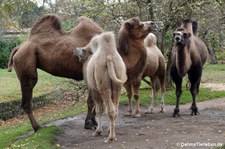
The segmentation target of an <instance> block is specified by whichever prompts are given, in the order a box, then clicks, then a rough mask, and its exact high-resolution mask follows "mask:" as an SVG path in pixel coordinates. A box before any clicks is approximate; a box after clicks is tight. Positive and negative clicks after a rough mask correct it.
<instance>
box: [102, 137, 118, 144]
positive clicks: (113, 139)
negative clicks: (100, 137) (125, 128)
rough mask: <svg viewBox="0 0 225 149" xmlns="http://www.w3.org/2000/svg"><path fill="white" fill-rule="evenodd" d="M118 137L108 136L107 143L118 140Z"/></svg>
mask: <svg viewBox="0 0 225 149" xmlns="http://www.w3.org/2000/svg"><path fill="white" fill-rule="evenodd" d="M116 141H117V139H116V138H108V139H106V140H105V143H113V142H116Z"/></svg>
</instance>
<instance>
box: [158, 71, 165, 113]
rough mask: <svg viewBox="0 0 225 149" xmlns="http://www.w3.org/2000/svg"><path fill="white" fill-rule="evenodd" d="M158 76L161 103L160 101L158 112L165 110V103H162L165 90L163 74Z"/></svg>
mask: <svg viewBox="0 0 225 149" xmlns="http://www.w3.org/2000/svg"><path fill="white" fill-rule="evenodd" d="M158 78H159V82H160V89H161V103H160V106H161V109H160V112H162V113H164V112H165V109H164V104H165V103H164V95H165V91H166V85H165V74H163V75H159V76H158Z"/></svg>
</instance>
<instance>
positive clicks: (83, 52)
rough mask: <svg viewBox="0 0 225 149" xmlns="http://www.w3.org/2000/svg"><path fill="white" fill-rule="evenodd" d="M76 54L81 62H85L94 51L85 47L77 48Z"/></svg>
mask: <svg viewBox="0 0 225 149" xmlns="http://www.w3.org/2000/svg"><path fill="white" fill-rule="evenodd" d="M73 52H74V55H75V56H77V57H78V58H79V61H80V62H85V61H86V60H87V59H88V58H89V56H91V55H92V51H91V50H90V49H88V48H85V47H79V48H76V49H75V50H74V51H73Z"/></svg>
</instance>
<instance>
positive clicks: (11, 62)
mask: <svg viewBox="0 0 225 149" xmlns="http://www.w3.org/2000/svg"><path fill="white" fill-rule="evenodd" d="M18 49H19V47H15V48H14V49H13V50H12V52H11V54H10V57H9V62H8V72H11V71H12V68H13V56H14V55H15V54H16V52H17V51H18Z"/></svg>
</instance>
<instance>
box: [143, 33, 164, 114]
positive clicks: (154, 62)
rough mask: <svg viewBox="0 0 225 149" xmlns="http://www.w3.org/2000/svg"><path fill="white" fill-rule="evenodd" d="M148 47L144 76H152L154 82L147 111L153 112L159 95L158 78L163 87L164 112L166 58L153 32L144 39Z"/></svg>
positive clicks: (162, 108)
mask: <svg viewBox="0 0 225 149" xmlns="http://www.w3.org/2000/svg"><path fill="white" fill-rule="evenodd" d="M144 43H145V46H146V49H147V67H146V68H145V71H144V74H143V78H144V77H150V80H151V84H152V102H151V106H150V107H149V110H148V111H147V112H146V113H153V109H154V104H155V100H156V95H157V90H158V89H157V80H159V83H160V89H161V109H160V112H164V93H165V90H166V89H165V77H166V76H165V73H166V70H165V60H164V56H163V54H162V52H161V51H160V49H159V48H158V47H157V45H156V43H157V38H156V36H155V35H154V34H153V33H149V34H148V36H147V37H146V38H145V40H144Z"/></svg>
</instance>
